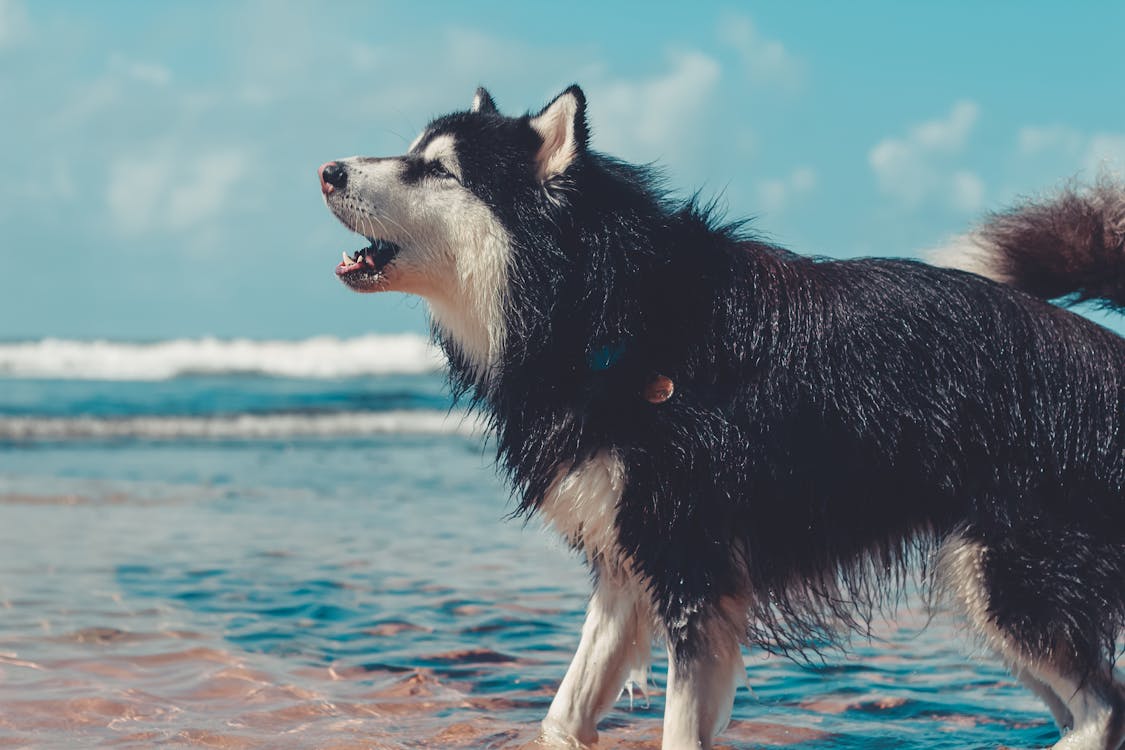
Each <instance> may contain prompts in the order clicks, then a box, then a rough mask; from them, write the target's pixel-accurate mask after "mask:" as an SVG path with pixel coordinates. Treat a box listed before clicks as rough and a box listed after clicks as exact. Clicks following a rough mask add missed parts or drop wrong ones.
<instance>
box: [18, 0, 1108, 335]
mask: <svg viewBox="0 0 1125 750" xmlns="http://www.w3.org/2000/svg"><path fill="white" fill-rule="evenodd" d="M1122 28H1125V3H1120V2H1113V3H1110V2H1105V3H1098V2H1086V3H1081V4H1067V5H1064V4H1061V3H1031V2H1024V3H1002V2H995V3H969V2H943V3H933V4H928V5H923V4H921V3H901V2H882V3H865V4H856V3H788V2H786V3H782V2H778V3H770V4H765V3H763V4H755V5H736V4H726V5H709V4H705V3H696V4H691V5H689V4H687V3H677V4H674V5H673V4H670V5H669V6H668V7H661V6H660V5H658V4H652V3H639V2H637V3H628V2H626V3H606V2H597V3H594V2H568V3H565V4H563V3H558V4H551V5H547V4H532V3H525V4H518V5H516V4H513V5H511V6H508V5H505V4H499V3H476V4H469V3H427V4H420V3H406V2H376V3H352V2H343V1H341V0H336V1H334V2H332V3H324V4H318V5H313V4H303V3H287V2H282V1H281V0H276V1H273V2H248V3H242V2H213V3H207V2H194V3H190V4H189V3H175V4H173V3H151V2H99V3H89V2H46V1H44V2H24V0H0V111H2V112H3V113H4V115H3V118H2V120H0V129H2V134H3V137H2V138H0V237H2V238H3V239H2V240H0V337H3V338H37V337H41V336H46V335H51V336H66V337H83V338H86V337H109V338H148V339H153V338H168V337H173V336H198V335H205V334H213V335H219V336H252V337H284V338H297V337H304V336H309V335H314V334H322V333H332V334H337V335H353V334H358V333H365V332H371V331H422V330H424V327H425V313H424V309H423V306H422V305H421V304H420V303H419V302H417V301H416V300H413V299H409V298H405V297H402V296H400V295H375V296H359V295H354V294H351V293H349V292H347V291H346V290H345V289H344V288H343V287H342V286H341V285H340V284H339V283H338V282H337V281H336V280H335V278H334V276H333V272H332V271H333V267H334V265H335V263H336V261H337V260H338V259H339V256H340V251H341V250H343V249H349V250H352V249H355V248H357V247H358V246H359V245H360V244H362V241H361V240H360V241H358V242H357V239H356V238H354V236H353V235H351V234H350V233H349V232H347V231H346V230H344V229H343V228H342V227H340V226H339V225H338V224H337V223H336V222H335V221H334V220H333V219H332V218H331V217H330V216H329V214H328V212H327V211H326V210H325V208H324V207H323V204H322V203H321V200H320V195H319V189H318V186H317V182H316V178H315V175H314V170H315V168H316V166H317V165H319V164H320V163H322V162H324V161H326V160H328V159H330V158H334V157H339V156H346V155H351V154H355V153H364V154H394V153H400V152H401V151H402V150H404V148H405V146H406V144H407V143H409V141H410V140H411V139H412V138H413V136H414V135H415V134H416V133H417V132H418V130H419V129H420V128H421V127H422V126H423V125H424V124H425V123H426V121H427V120H428V119H429V118H430V117H431V116H433V115H436V114H440V113H442V112H444V111H448V110H451V109H460V108H465V107H466V106H467V105H468V103H469V101H470V100H471V97H472V92H473V89H474V88H475V86H476V85H477V84H480V83H483V84H485V85H486V86H488V87H489V89H490V90H491V91H492V93H493V95H494V96H495V97H496V99H497V101H498V103H499V105H500V107H501V109H503V110H505V111H508V112H511V113H520V112H523V111H526V110H528V109H534V108H538V107H539V106H540V105H541V104H542V103H543V102H544V101H545V100H547V99H549V98H550V97H551V96H552V95H553V94H554V93H556V92H557V91H558V90H560V89H562V88H563V87H564V86H566V85H567V84H569V83H571V82H578V83H579V84H581V85H582V86H583V87H584V88H585V90H586V93H587V96H588V99H589V113H590V118H591V122H592V126H593V133H594V135H593V143H594V146H595V147H596V148H599V149H601V150H604V151H608V152H611V153H614V154H616V155H619V156H622V157H624V158H627V159H631V160H636V161H653V160H656V161H659V162H661V163H663V164H664V165H665V166H666V167H667V169H668V172H669V174H670V176H671V178H672V181H673V183H674V184H675V185H677V186H678V187H680V188H682V189H683V190H684V191H685V192H689V191H692V190H695V189H697V188H702V189H703V191H704V194H713V193H719V192H721V193H722V200H723V202H724V204H725V205H726V206H727V207H728V210H729V213H730V215H731V216H746V215H754V216H757V217H758V219H757V222H756V226H757V228H758V229H759V230H760V231H762V232H764V233H766V234H767V235H768V236H770V237H772V238H773V239H775V240H776V241H778V242H781V243H783V244H785V245H787V246H789V247H791V248H792V249H794V250H797V251H799V252H806V253H820V254H827V255H836V256H853V255H868V254H876V255H910V254H914V253H916V252H917V251H919V250H921V249H923V248H926V247H930V246H933V245H935V244H938V243H940V242H941V241H942V239H943V238H944V237H947V236H949V235H952V234H955V233H957V232H960V231H962V230H964V229H965V228H966V227H968V226H969V225H970V224H971V223H972V222H973V221H974V220H975V219H977V218H979V217H980V216H981V215H982V214H983V212H986V211H988V210H992V209H997V208H1001V207H1003V206H1005V205H1007V204H1009V203H1010V202H1012V201H1013V200H1014V199H1016V198H1017V197H1018V196H1020V195H1029V194H1034V193H1036V192H1037V191H1042V190H1046V189H1050V188H1051V187H1052V186H1057V185H1059V184H1061V183H1062V182H1063V181H1064V180H1066V179H1067V178H1069V177H1073V176H1075V175H1079V176H1082V175H1085V176H1088V177H1089V176H1093V175H1095V174H1096V173H1097V171H1098V169H1100V168H1101V169H1105V168H1108V169H1110V170H1115V171H1117V172H1118V173H1121V172H1122V171H1125V86H1123V79H1125V58H1123V57H1122V51H1121V50H1122V47H1121V42H1120V30H1121V29H1122Z"/></svg>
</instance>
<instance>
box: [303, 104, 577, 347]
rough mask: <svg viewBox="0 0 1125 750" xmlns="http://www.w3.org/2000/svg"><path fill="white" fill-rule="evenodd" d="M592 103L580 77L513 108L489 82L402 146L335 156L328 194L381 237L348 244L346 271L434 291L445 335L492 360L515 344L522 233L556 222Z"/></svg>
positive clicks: (373, 285)
mask: <svg viewBox="0 0 1125 750" xmlns="http://www.w3.org/2000/svg"><path fill="white" fill-rule="evenodd" d="M585 106H586V104H585V97H584V96H583V94H582V91H581V89H579V88H578V87H577V86H572V87H570V88H568V89H566V90H565V91H564V92H562V93H561V94H559V95H558V96H557V97H556V98H555V99H554V100H553V101H552V102H551V103H550V104H548V105H547V106H546V107H544V108H543V110H542V111H541V112H539V113H537V114H529V115H525V116H522V117H505V116H503V115H501V114H500V113H499V111H498V110H497V108H496V105H495V103H494V102H493V100H492V97H491V96H489V94H488V92H487V91H485V90H484V89H478V90H477V92H476V96H475V97H474V98H473V103H472V106H471V108H470V109H469V110H468V111H466V112H457V113H454V114H450V115H446V116H444V117H440V118H438V119H436V120H434V121H433V122H431V123H430V124H429V125H428V126H427V127H426V128H425V129H424V130H423V131H422V133H421V134H420V135H419V136H418V137H417V138H416V139H415V140H414V142H413V143H412V144H411V145H410V148H409V149H408V150H407V152H406V153H405V154H403V155H401V156H392V157H381V158H374V157H362V156H353V157H350V158H346V159H338V160H335V161H331V162H328V163H327V164H324V165H323V166H322V167H320V169H319V170H318V174H319V177H320V184H321V190H322V192H323V193H324V199H325V202H326V203H327V204H328V207H329V208H330V209H331V210H332V213H334V214H335V215H336V217H337V218H339V219H340V221H342V222H343V223H344V224H345V225H346V226H347V227H348V228H349V229H351V230H352V231H354V232H356V233H358V234H361V235H363V236H364V237H366V238H367V239H368V240H369V242H370V244H369V246H368V247H366V248H364V249H362V250H360V251H358V252H357V253H353V254H350V255H349V254H348V253H346V252H345V253H344V260H343V261H342V262H341V263H340V264H339V265H338V266H337V267H336V274H337V276H338V277H339V278H340V280H341V281H343V282H344V284H346V285H347V286H348V287H350V288H351V289H354V290H355V291H358V292H380V291H401V292H409V293H412V294H417V295H420V296H422V297H424V298H425V299H426V300H427V301H428V302H429V303H430V307H431V310H432V312H433V316H434V323H435V325H436V326H437V327H438V328H439V330H440V331H441V332H442V334H443V335H445V336H448V337H450V338H451V339H452V340H453V341H454V342H455V344H456V345H457V346H458V347H459V348H460V350H461V351H462V352H463V353H464V354H465V355H467V357H468V358H469V360H470V361H471V362H472V363H473V364H474V365H475V366H477V367H481V368H483V367H487V366H488V365H489V364H490V363H491V362H492V361H493V360H494V359H495V358H496V357H498V356H499V352H500V348H501V347H502V346H503V343H504V336H505V331H504V320H503V317H504V304H505V295H506V294H507V293H508V285H509V284H508V279H509V268H510V264H511V256H512V254H513V252H515V249H514V246H515V245H518V244H519V243H518V242H514V240H513V237H514V235H515V234H516V233H518V232H525V231H527V229H528V227H529V226H530V227H531V231H532V233H533V234H534V233H537V232H538V233H547V234H549V233H550V232H551V231H552V229H553V227H555V226H556V223H557V219H558V211H559V209H560V206H561V205H562V204H563V203H564V202H565V197H566V191H567V190H568V189H569V187H570V186H569V185H568V178H569V177H570V176H572V175H573V171H574V169H575V168H576V166H577V163H578V162H580V160H581V159H582V157H583V155H584V154H585V153H586V149H587V127H586V119H585ZM517 228H518V230H517Z"/></svg>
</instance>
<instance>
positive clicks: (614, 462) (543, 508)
mask: <svg viewBox="0 0 1125 750" xmlns="http://www.w3.org/2000/svg"><path fill="white" fill-rule="evenodd" d="M624 487H625V472H624V466H622V464H621V461H620V459H618V458H617V456H616V455H614V454H613V453H611V452H608V451H606V452H602V453H599V454H597V455H596V456H594V458H592V459H590V460H589V461H586V462H585V463H582V464H579V465H578V466H576V467H571V468H569V469H564V470H561V471H560V472H559V477H558V478H557V479H556V480H555V482H554V484H552V485H551V488H550V489H549V490H548V491H547V494H546V495H545V496H544V498H543V502H542V503H541V504H540V506H539V512H540V513H541V514H542V515H543V518H544V519H545V520H546V521H547V523H548V524H549V525H550V526H551V527H552V528H554V529H555V530H556V531H558V532H559V533H560V534H562V535H563V537H565V538H566V540H567V541H568V542H570V543H571V544H572V545H574V546H575V547H578V548H581V549H582V550H584V551H585V553H586V556H587V558H589V559H590V560H594V559H595V558H599V557H606V556H613V557H616V552H617V549H618V543H617V504H618V501H619V500H620V499H621V493H622V491H623V490H624Z"/></svg>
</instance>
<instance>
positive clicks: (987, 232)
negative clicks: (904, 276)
mask: <svg viewBox="0 0 1125 750" xmlns="http://www.w3.org/2000/svg"><path fill="white" fill-rule="evenodd" d="M933 261H934V262H935V263H936V264H937V265H944V266H950V267H953V268H961V269H963V270H967V271H972V272H974V273H979V274H981V275H982V276H987V277H989V278H991V279H994V280H996V281H1000V282H1003V283H1005V284H1010V285H1011V286H1014V287H1016V288H1017V289H1022V290H1023V291H1025V292H1028V293H1030V294H1034V295H1035V296H1037V297H1042V298H1044V299H1059V300H1062V301H1063V302H1064V303H1066V304H1074V303H1078V302H1083V301H1086V300H1096V301H1099V302H1100V303H1101V304H1102V305H1104V306H1105V307H1109V308H1114V309H1116V310H1117V311H1118V312H1123V313H1125V183H1121V182H1118V181H1115V180H1110V179H1108V178H1103V179H1101V180H1099V181H1098V182H1097V183H1096V184H1094V185H1093V186H1091V187H1086V188H1082V187H1069V188H1067V189H1065V190H1063V191H1062V192H1061V193H1059V194H1058V195H1056V196H1054V197H1053V198H1051V199H1049V200H1042V201H1038V200H1037V201H1029V202H1027V203H1024V204H1023V205H1020V206H1016V207H1015V208H1012V209H1009V210H1007V211H1002V212H1000V213H995V214H992V215H991V216H990V217H989V218H988V219H987V220H986V221H985V223H984V224H983V225H982V226H981V227H979V228H978V229H977V230H976V231H975V232H973V233H972V234H970V235H968V236H967V237H964V238H962V240H961V241H959V242H958V243H957V245H956V246H952V247H949V248H944V249H942V250H938V251H936V252H935V254H934V255H933Z"/></svg>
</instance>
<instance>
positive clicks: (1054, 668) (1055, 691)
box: [939, 535, 1125, 750]
mask: <svg viewBox="0 0 1125 750" xmlns="http://www.w3.org/2000/svg"><path fill="white" fill-rule="evenodd" d="M1007 542H1008V547H1006V548H1005V551H1004V552H1003V553H1001V552H999V551H997V550H993V549H990V547H989V546H988V544H987V543H986V542H985V541H984V540H981V539H973V538H970V537H967V536H965V535H956V536H954V537H951V538H950V539H949V540H947V541H946V543H945V545H944V548H943V550H942V554H941V559H940V563H939V567H940V570H941V575H942V576H943V578H944V581H945V583H946V585H948V586H949V588H950V589H951V590H952V593H953V595H954V597H955V598H956V599H957V601H958V603H959V604H960V605H961V607H962V608H963V609H964V611H965V614H966V616H967V618H968V620H969V622H970V624H972V625H973V627H974V628H976V629H977V631H978V632H980V633H981V635H982V636H983V637H984V639H985V640H986V641H987V643H988V644H989V645H990V646H991V647H992V648H994V649H995V650H996V651H997V652H998V653H999V654H1000V655H1001V656H1002V657H1003V658H1004V660H1005V661H1006V662H1007V663H1008V664H1009V665H1010V667H1011V669H1012V672H1013V673H1014V674H1015V675H1016V676H1017V677H1018V678H1019V679H1020V680H1021V681H1022V682H1023V683H1024V684H1025V685H1028V686H1029V687H1031V689H1032V690H1033V691H1034V692H1035V693H1036V694H1037V695H1039V696H1040V697H1041V698H1042V699H1043V700H1044V702H1046V703H1047V706H1048V708H1050V710H1051V714H1052V715H1053V716H1054V718H1055V722H1056V723H1057V724H1058V725H1059V728H1060V730H1062V731H1063V732H1064V736H1063V738H1062V739H1060V740H1059V742H1058V743H1057V744H1055V745H1054V748H1055V750H1119V748H1121V747H1122V743H1123V742H1125V687H1123V686H1122V685H1121V684H1120V683H1119V682H1117V680H1116V679H1115V677H1114V673H1113V667H1112V664H1110V663H1108V661H1106V662H1105V663H1097V660H1096V659H1093V658H1087V659H1086V662H1087V663H1086V665H1085V666H1079V665H1076V663H1075V662H1074V658H1075V657H1074V654H1076V653H1086V652H1087V651H1088V649H1085V648H1076V647H1075V644H1072V643H1068V642H1060V643H1058V645H1057V647H1055V648H1050V649H1045V651H1046V652H1045V653H1031V652H1030V649H1029V648H1028V645H1027V644H1026V643H1024V642H1022V641H1021V639H1020V638H1019V637H1018V636H1017V635H1016V633H1014V632H1011V631H1009V630H1007V629H1005V628H1004V627H1001V625H1000V618H999V617H998V616H997V612H998V611H999V608H1000V605H1001V604H1003V606H1004V609H1005V611H1006V612H1007V614H1008V616H1009V617H1011V616H1012V614H1013V611H1014V610H1015V609H1017V608H1018V607H1019V602H1013V601H1008V600H1006V598H1002V597H1000V594H999V593H998V592H999V591H1001V590H1002V588H998V587H997V586H996V585H995V584H996V583H997V581H996V580H993V577H995V576H997V575H998V573H997V572H996V571H997V570H1005V568H1006V566H1007V564H1008V562H1009V560H1008V559H1007V558H1006V557H1005V556H1011V557H1012V560H1011V561H1012V562H1018V563H1019V570H1020V575H1029V576H1033V577H1035V576H1036V574H1037V571H1036V570H1034V566H1032V569H1028V559H1029V558H1026V557H1024V556H1021V555H1019V554H1018V550H1017V554H1013V552H1012V539H1011V538H1010V537H1009V538H1008V540H1007ZM990 554H991V555H993V558H992V559H991V562H992V565H988V564H986V559H988V556H989V555H990ZM1001 577H1003V576H1001ZM997 599H999V601H996V600H997ZM1020 613H1021V614H1023V610H1022V609H1021V610H1020ZM1034 616H1038V617H1040V618H1043V617H1047V618H1049V617H1051V615H1049V614H1045V613H1043V612H1042V611H1039V612H1036V613H1035V615H1034ZM1034 616H1033V615H1032V614H1030V613H1028V614H1027V616H1026V618H1023V619H1025V620H1033V617H1034ZM1054 616H1055V617H1058V615H1054ZM1017 619H1021V618H1017ZM1024 624H1025V625H1026V622H1025V623H1024ZM1040 625H1041V624H1040ZM1063 632H1065V631H1063ZM1060 637H1061V636H1060ZM1041 650H1042V649H1041ZM1068 728H1069V732H1068V731H1067V729H1068Z"/></svg>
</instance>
